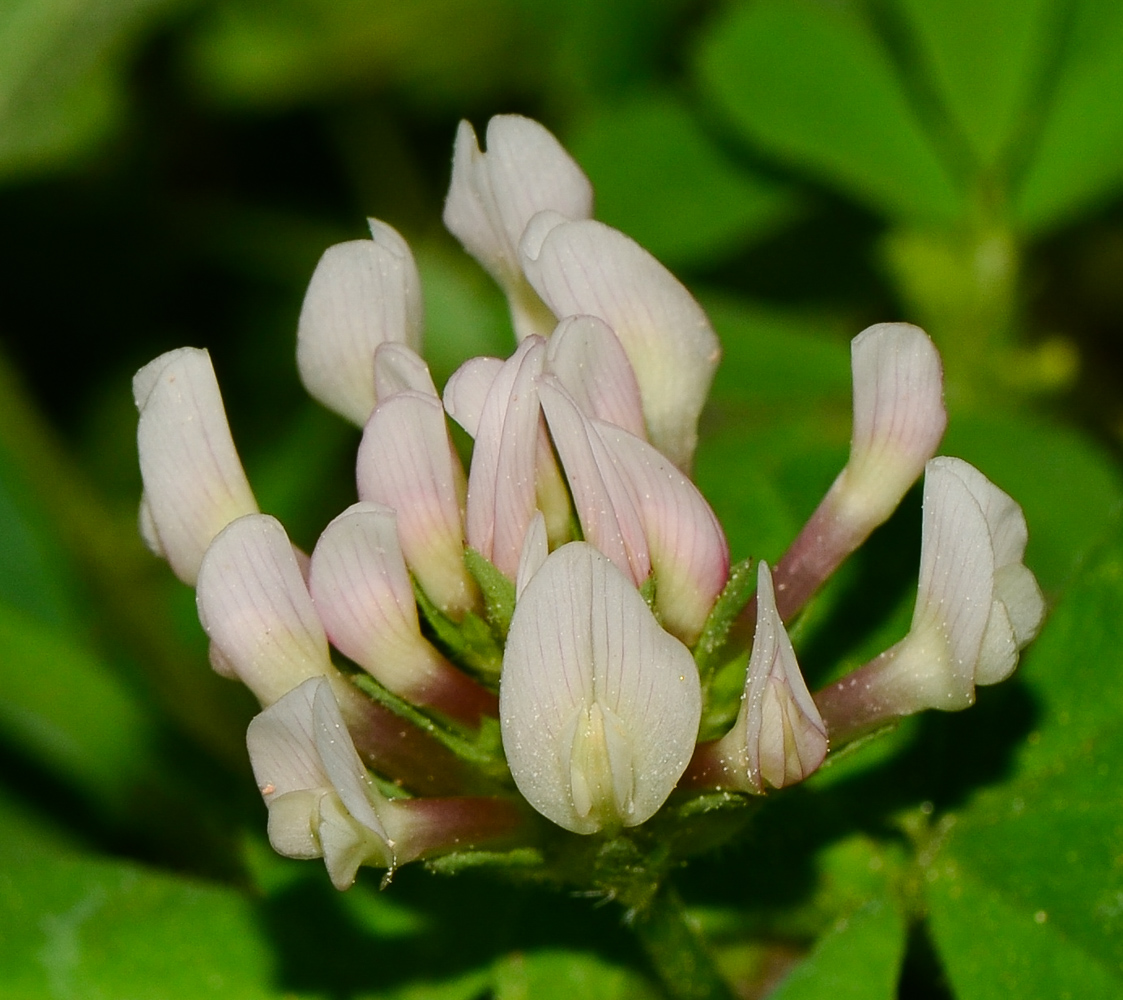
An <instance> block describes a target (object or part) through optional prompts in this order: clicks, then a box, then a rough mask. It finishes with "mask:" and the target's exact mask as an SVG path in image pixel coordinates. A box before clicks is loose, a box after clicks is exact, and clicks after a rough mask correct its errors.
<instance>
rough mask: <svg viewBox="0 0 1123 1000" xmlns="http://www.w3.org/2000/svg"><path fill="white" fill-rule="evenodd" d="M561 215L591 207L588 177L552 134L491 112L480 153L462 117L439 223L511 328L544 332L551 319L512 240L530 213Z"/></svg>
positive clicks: (583, 213)
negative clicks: (499, 302) (484, 273)
mask: <svg viewBox="0 0 1123 1000" xmlns="http://www.w3.org/2000/svg"><path fill="white" fill-rule="evenodd" d="M545 210H550V211H553V212H557V213H559V214H560V215H561V216H563V217H564V218H568V219H587V218H589V217H590V216H591V215H592V213H593V189H592V187H591V186H590V184H589V181H588V178H586V176H585V175H584V173H582V171H581V168H580V167H579V166H577V164H576V163H575V162H574V161H573V158H572V157H571V156H570V155H569V154H568V153H567V152H566V151H565V150H564V149H563V148H562V146H561V144H560V143H559V142H558V140H557V139H555V138H554V137H553V135H551V134H550V133H549V132H548V131H547V130H546V129H544V128H543V127H542V126H541V125H539V124H538V123H537V122H535V121H531V120H530V119H529V118H523V117H522V116H521V115H496V116H495V117H494V118H492V119H491V121H489V122H488V125H487V152H486V153H483V152H481V151H480V147H479V144H478V142H477V140H476V133H475V132H474V131H473V129H472V126H471V125H469V124H468V122H464V121H462V122H461V123H460V128H459V129H458V131H457V133H456V145H455V148H454V152H453V160H452V182H451V184H450V185H449V191H448V199H447V201H446V202H445V210H444V222H445V225H446V226H447V227H448V229H449V231H450V232H451V233H452V234H453V235H454V236H455V237H456V238H457V239H458V240H460V242H461V243H462V244H463V245H464V248H465V249H466V250H467V251H468V252H469V253H470V254H472V256H473V257H475V258H476V259H477V260H478V261H479V262H480V263H481V264H482V265H483V266H484V267H485V268H487V270H488V271H490V272H491V274H492V276H493V277H494V278H495V280H496V281H498V282H499V284H500V286H501V287H502V288H503V290H504V291H505V292H506V293H507V298H508V301H509V303H510V306H511V318H512V321H513V323H514V326H515V332H516V334H517V335H518V337H519V339H520V340H521V339H522V338H523V337H527V336H530V335H531V334H539V335H540V336H543V337H545V336H548V335H549V333H550V330H552V329H553V327H554V322H555V320H554V317H553V316H552V315H551V313H550V312H549V310H548V309H547V308H546V307H545V306H544V305H543V304H542V301H541V300H540V299H539V298H538V296H537V295H536V294H535V293H534V290H533V289H532V288H531V287H530V285H529V284H527V282H526V279H525V278H524V277H523V273H522V267H521V265H520V262H519V256H518V246H519V241H520V240H521V239H522V235H523V230H524V229H526V225H527V223H528V222H530V220H531V218H533V217H534V216H535V215H536V214H537V213H539V212H542V211H545Z"/></svg>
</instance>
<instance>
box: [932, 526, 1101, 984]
mask: <svg viewBox="0 0 1123 1000" xmlns="http://www.w3.org/2000/svg"><path fill="white" fill-rule="evenodd" d="M1120 606H1123V532H1121V531H1120V529H1119V527H1118V525H1116V527H1115V529H1114V532H1113V536H1112V538H1111V540H1110V542H1109V543H1108V544H1107V545H1106V546H1105V547H1104V548H1103V549H1102V550H1101V551H1100V552H1099V553H1098V555H1096V557H1095V558H1093V559H1092V560H1091V561H1090V562H1089V563H1088V565H1087V566H1086V567H1085V569H1084V570H1083V571H1082V572H1081V574H1080V576H1079V577H1078V578H1077V579H1076V581H1075V582H1074V584H1073V585H1072V586H1071V587H1070V588H1069V590H1068V591H1067V592H1066V594H1065V597H1064V600H1063V601H1062V603H1061V604H1060V605H1059V606H1058V608H1057V610H1056V612H1055V613H1054V615H1053V617H1052V619H1051V620H1050V621H1049V622H1047V624H1046V628H1045V631H1044V633H1043V635H1042V636H1041V638H1040V640H1039V641H1038V642H1037V644H1036V645H1035V646H1033V647H1031V648H1030V650H1029V651H1028V652H1027V654H1025V663H1024V664H1023V666H1022V669H1021V671H1020V673H1019V675H1018V677H1019V679H1020V680H1021V681H1022V682H1023V683H1024V684H1025V685H1026V688H1027V689H1028V692H1029V694H1030V695H1031V696H1032V698H1033V703H1034V712H1035V717H1034V719H1033V726H1034V729H1033V732H1032V733H1031V734H1030V736H1029V737H1028V739H1027V740H1026V742H1025V744H1024V745H1023V746H1021V747H1018V748H1017V749H1016V753H1015V755H1014V760H1013V767H1012V778H1011V780H1009V781H1008V782H1007V783H1005V784H1003V785H999V786H996V787H994V788H990V789H987V790H986V791H984V792H982V793H981V794H979V795H977V796H976V798H975V799H974V800H973V801H971V802H970V804H969V805H968V806H967V807H966V808H965V809H964V810H963V811H962V812H961V813H960V814H959V815H958V816H954V817H950V818H949V820H948V821H947V822H948V823H949V826H950V833H949V834H948V835H947V837H946V840H945V842H944V843H942V844H941V845H940V849H939V854H938V857H937V860H936V862H935V864H934V865H933V866H932V867H931V868H930V871H929V878H930V880H933V881H931V882H930V886H929V905H930V907H931V910H932V921H933V923H932V928H933V935H934V937H935V940H936V944H937V947H938V948H939V951H940V953H941V956H942V957H943V959H944V962H945V964H946V966H947V968H948V972H949V976H950V977H951V978H952V980H953V982H954V983H955V985H956V987H957V990H958V991H959V993H960V994H961V995H962V996H964V997H967V998H974V997H979V998H985V997H991V996H995V997H997V996H1000V995H1001V996H1010V995H1017V996H1019V997H1020V996H1026V997H1029V998H1031V1000H1032V998H1035V997H1056V996H1062V995H1064V994H1065V993H1066V992H1067V993H1070V994H1071V995H1073V996H1080V997H1085V996H1087V997H1101V996H1102V997H1109V996H1112V997H1114V996H1119V995H1121V994H1123V798H1121V797H1120V796H1119V795H1118V794H1116V792H1117V790H1118V789H1119V788H1120V787H1123V730H1120V727H1119V705H1120V704H1123V641H1121V639H1123V625H1121V624H1120V618H1119V608H1120ZM996 694H999V692H996ZM992 930H993V933H992ZM980 941H986V942H988V943H989V950H988V949H987V948H982V947H980Z"/></svg>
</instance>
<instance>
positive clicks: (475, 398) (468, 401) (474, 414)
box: [444, 358, 503, 438]
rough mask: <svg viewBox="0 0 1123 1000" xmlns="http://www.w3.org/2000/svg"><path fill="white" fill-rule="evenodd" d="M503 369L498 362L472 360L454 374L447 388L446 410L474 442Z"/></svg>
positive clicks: (485, 359)
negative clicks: (496, 381)
mask: <svg viewBox="0 0 1123 1000" xmlns="http://www.w3.org/2000/svg"><path fill="white" fill-rule="evenodd" d="M502 369H503V362H502V361H500V360H499V358H471V359H470V360H468V361H465V362H464V364H462V365H461V366H460V367H459V368H457V369H456V371H454V372H453V373H452V377H451V378H450V379H449V380H448V382H447V383H446V385H445V397H444V402H445V409H446V410H447V411H448V415H449V416H450V417H452V419H453V420H455V421H456V422H457V423H458V424H459V425H460V426H461V427H463V428H464V430H465V431H466V432H467V433H468V436H469V437H471V438H475V437H476V435H477V434H479V430H480V418H481V417H482V416H483V412H484V404H485V403H486V402H487V394H488V393H489V392H491V387H492V385H493V384H494V383H495V380H496V378H497V377H498V376H499V372H500V371H501V370H502Z"/></svg>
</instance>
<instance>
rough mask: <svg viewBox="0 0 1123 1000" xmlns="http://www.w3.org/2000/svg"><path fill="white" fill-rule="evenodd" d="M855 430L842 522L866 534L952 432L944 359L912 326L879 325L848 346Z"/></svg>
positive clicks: (842, 482) (842, 490)
mask: <svg viewBox="0 0 1123 1000" xmlns="http://www.w3.org/2000/svg"><path fill="white" fill-rule="evenodd" d="M850 352H851V365H852V368H853V377H854V428H853V432H852V434H851V443H850V461H849V462H848V463H847V466H846V469H845V471H844V472H843V474H842V476H840V477H839V483H838V484H837V486H836V487H835V489H837V490H838V492H839V502H840V503H841V505H842V506H843V508H844V513H843V514H842V516H844V517H846V518H847V519H853V520H856V521H861V522H862V524H863V526H864V530H865V533H866V534H868V533H869V532H870V531H872V530H873V529H874V528H875V527H876V526H877V525H879V524H881V523H882V522H883V521H885V520H886V519H887V518H888V517H889V515H890V514H892V513H893V511H894V510H896V509H897V505H898V504H899V503H900V502H901V498H902V497H903V496H904V495H905V493H906V492H907V490H908V489H909V487H910V486H912V484H913V483H915V482H916V480H917V479H918V478H919V476H920V474H921V472H923V471H924V463H925V462H927V461H928V459H930V458H931V457H932V456H933V455H934V454H935V453H936V448H937V447H938V446H939V444H940V439H941V438H942V437H943V436H944V428H945V427H946V426H947V412H946V411H945V410H944V398H943V394H944V380H943V367H942V365H941V363H940V355H939V353H938V352H937V350H936V348H935V345H933V343H932V341H931V340H929V338H928V335H927V334H926V333H925V332H924V331H923V330H921V329H920V328H919V327H916V326H911V325H910V324H908V323H879V324H877V325H876V326H871V327H869V328H868V329H867V330H863V331H862V332H861V333H860V334H858V336H857V337H855V338H854V340H853V341H852V342H851V344H850Z"/></svg>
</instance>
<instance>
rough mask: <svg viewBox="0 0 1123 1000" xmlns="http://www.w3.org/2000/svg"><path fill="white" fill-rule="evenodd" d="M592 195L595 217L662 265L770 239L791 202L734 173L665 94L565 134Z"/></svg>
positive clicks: (601, 113) (597, 116) (598, 115)
mask: <svg viewBox="0 0 1123 1000" xmlns="http://www.w3.org/2000/svg"><path fill="white" fill-rule="evenodd" d="M568 139H569V142H568V147H569V150H570V152H571V153H573V155H574V156H575V157H576V158H577V160H578V162H579V163H580V164H581V165H582V166H583V167H584V168H585V171H586V173H588V175H589V178H590V179H591V180H592V182H593V187H594V188H595V189H596V193H597V195H596V197H597V218H599V219H601V220H603V221H604V222H607V223H608V224H609V225H611V226H615V227H616V228H618V229H620V230H622V231H624V232H626V233H627V234H628V235H629V236H631V237H632V239H634V240H636V241H637V242H638V243H640V244H641V245H642V246H644V247H645V248H646V249H647V250H649V251H651V253H653V254H654V255H655V256H656V257H658V258H659V259H660V260H661V261H662V262H663V263H664V264H666V265H667V266H669V267H690V266H697V265H700V264H707V263H710V262H712V261H714V260H718V259H720V258H721V257H722V256H723V255H727V254H728V253H730V252H732V251H735V250H738V249H740V248H741V247H743V246H745V245H747V244H748V243H750V242H751V241H755V240H760V239H762V238H764V237H766V236H769V235H771V234H772V233H773V232H774V231H775V230H776V229H777V228H778V227H779V226H781V225H783V224H784V223H785V222H787V221H788V220H789V219H790V218H791V217H792V215H793V213H794V211H795V209H796V202H795V199H794V196H793V195H792V194H791V193H789V192H787V191H785V190H784V189H783V188H782V187H780V186H779V185H778V184H776V183H775V182H772V181H767V180H763V179H760V178H757V177H755V176H754V175H752V174H750V173H748V172H747V171H745V170H739V169H737V168H736V167H734V166H733V164H732V163H730V162H729V160H728V159H726V157H725V156H724V155H723V153H722V152H721V151H720V150H719V149H718V148H717V147H716V146H715V145H714V144H713V142H712V141H711V140H710V138H709V137H708V136H707V135H706V133H705V132H704V131H703V130H702V128H701V127H700V125H699V123H698V121H697V119H696V118H694V117H693V116H692V115H691V113H690V111H689V109H688V108H687V107H686V105H685V104H683V103H682V102H681V101H680V100H679V99H678V98H677V97H675V96H674V95H672V94H669V93H658V92H644V93H642V94H641V95H638V96H636V97H633V98H631V99H630V100H628V101H625V102H621V103H619V104H615V105H612V106H610V107H603V108H600V109H598V110H597V111H595V112H594V113H593V114H591V115H589V116H588V117H586V118H585V119H584V120H582V121H581V122H580V123H579V125H578V126H577V128H576V129H574V130H572V131H571V132H570V134H569V136H568Z"/></svg>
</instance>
